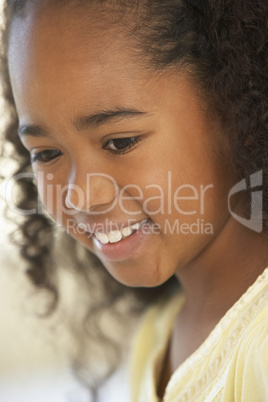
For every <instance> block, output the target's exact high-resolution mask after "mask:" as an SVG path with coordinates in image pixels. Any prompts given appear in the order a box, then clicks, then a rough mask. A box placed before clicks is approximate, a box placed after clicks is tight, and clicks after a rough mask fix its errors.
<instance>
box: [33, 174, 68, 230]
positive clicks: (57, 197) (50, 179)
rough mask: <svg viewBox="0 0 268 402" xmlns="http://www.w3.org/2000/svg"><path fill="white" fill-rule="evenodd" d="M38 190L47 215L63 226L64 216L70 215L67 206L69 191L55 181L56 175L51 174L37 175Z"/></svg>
mask: <svg viewBox="0 0 268 402" xmlns="http://www.w3.org/2000/svg"><path fill="white" fill-rule="evenodd" d="M37 189H38V195H39V199H40V201H41V203H42V205H43V206H44V208H45V210H46V211H47V213H48V214H49V215H50V216H51V217H52V218H53V219H54V220H55V221H56V222H57V223H59V224H60V225H62V224H63V217H64V215H67V214H68V212H69V211H68V209H67V207H66V205H65V198H66V194H67V190H66V188H65V186H63V185H61V184H59V183H58V182H56V181H55V179H54V175H53V174H51V173H48V174H46V175H45V174H43V172H39V173H38V174H37Z"/></svg>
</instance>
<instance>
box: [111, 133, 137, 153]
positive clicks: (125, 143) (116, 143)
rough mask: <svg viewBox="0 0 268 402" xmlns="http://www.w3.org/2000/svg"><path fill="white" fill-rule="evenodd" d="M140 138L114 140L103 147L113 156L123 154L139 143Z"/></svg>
mask: <svg viewBox="0 0 268 402" xmlns="http://www.w3.org/2000/svg"><path fill="white" fill-rule="evenodd" d="M140 140H141V139H140V137H127V138H114V139H112V140H109V141H107V142H106V144H105V145H104V149H107V150H108V151H110V152H111V153H113V154H123V153H125V152H127V151H128V150H129V149H131V148H132V147H133V146H134V145H136V144H137V143H138V142H140Z"/></svg>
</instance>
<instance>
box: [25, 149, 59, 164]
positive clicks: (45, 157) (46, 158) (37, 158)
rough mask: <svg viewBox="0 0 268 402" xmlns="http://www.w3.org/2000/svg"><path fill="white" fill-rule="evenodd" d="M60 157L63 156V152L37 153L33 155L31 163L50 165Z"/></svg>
mask: <svg viewBox="0 0 268 402" xmlns="http://www.w3.org/2000/svg"><path fill="white" fill-rule="evenodd" d="M60 155H62V152H61V151H58V150H57V149H46V150H45V151H41V152H37V153H35V154H34V155H32V158H31V162H32V163H34V162H40V163H48V162H51V161H52V160H53V159H56V158H58V157H59V156H60Z"/></svg>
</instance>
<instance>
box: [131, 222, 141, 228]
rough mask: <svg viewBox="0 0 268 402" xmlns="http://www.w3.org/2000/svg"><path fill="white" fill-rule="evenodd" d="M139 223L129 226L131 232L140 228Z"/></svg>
mask: <svg viewBox="0 0 268 402" xmlns="http://www.w3.org/2000/svg"><path fill="white" fill-rule="evenodd" d="M140 225H141V224H140V223H135V225H132V226H130V227H131V229H132V230H139V228H140Z"/></svg>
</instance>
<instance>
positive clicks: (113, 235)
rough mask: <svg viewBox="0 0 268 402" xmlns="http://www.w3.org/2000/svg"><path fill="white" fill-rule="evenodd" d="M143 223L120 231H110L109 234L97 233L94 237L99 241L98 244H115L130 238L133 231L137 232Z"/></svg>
mask: <svg viewBox="0 0 268 402" xmlns="http://www.w3.org/2000/svg"><path fill="white" fill-rule="evenodd" d="M144 222H145V220H143V221H141V222H139V223H135V224H134V225H132V226H127V227H124V228H123V229H122V230H111V231H110V232H109V233H107V234H106V233H102V232H97V233H94V234H95V237H96V238H97V239H98V240H99V242H100V243H102V244H108V243H109V242H110V243H117V242H119V241H120V240H122V238H126V237H128V236H130V235H131V234H132V233H133V230H139V229H140V227H141V226H142V224H143V223H144Z"/></svg>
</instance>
